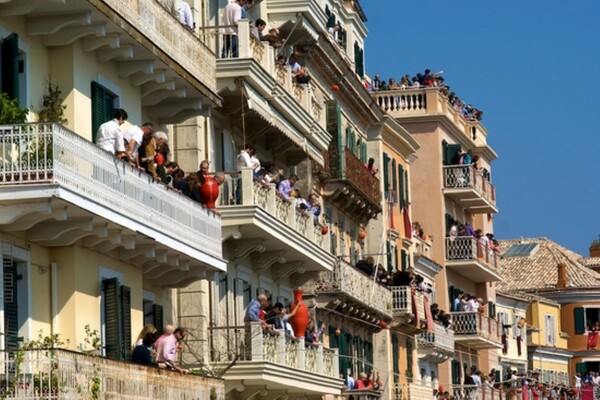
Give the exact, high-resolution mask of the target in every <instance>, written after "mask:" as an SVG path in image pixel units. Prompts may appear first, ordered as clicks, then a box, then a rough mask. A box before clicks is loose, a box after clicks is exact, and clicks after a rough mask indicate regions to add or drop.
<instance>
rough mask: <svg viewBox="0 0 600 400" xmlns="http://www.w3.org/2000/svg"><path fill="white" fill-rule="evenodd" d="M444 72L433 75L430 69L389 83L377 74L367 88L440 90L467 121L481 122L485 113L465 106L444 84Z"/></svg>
mask: <svg viewBox="0 0 600 400" xmlns="http://www.w3.org/2000/svg"><path fill="white" fill-rule="evenodd" d="M442 74H443V71H439V72H434V73H432V72H431V70H430V69H426V70H425V71H424V73H418V74H416V75H414V76H413V77H412V78H411V77H410V75H404V76H403V77H402V78H400V81H398V82H396V79H395V78H389V79H388V80H387V81H386V80H385V79H381V77H380V76H379V75H378V74H376V75H375V77H374V78H373V80H372V81H371V84H370V85H368V84H367V88H368V89H370V90H372V91H374V92H376V91H385V90H397V89H418V88H421V87H423V88H438V89H439V90H440V92H441V93H442V94H443V95H444V96H446V97H447V98H448V101H449V102H450V104H451V105H452V107H453V108H454V109H455V110H456V111H457V112H459V113H461V115H462V116H463V117H465V119H467V120H469V121H481V118H482V117H483V111H481V110H480V109H477V108H475V107H473V106H472V105H470V104H465V102H464V101H462V100H461V99H460V98H459V97H458V96H457V95H456V93H454V92H452V91H450V86H448V85H447V84H446V83H445V82H444V78H443V77H442Z"/></svg>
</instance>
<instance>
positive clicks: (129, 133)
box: [123, 122, 154, 165]
mask: <svg viewBox="0 0 600 400" xmlns="http://www.w3.org/2000/svg"><path fill="white" fill-rule="evenodd" d="M152 133H154V125H153V124H152V123H151V122H145V123H144V124H143V125H142V126H137V125H132V126H131V127H130V128H129V129H127V130H126V131H125V132H123V139H124V140H125V142H126V143H127V149H126V150H127V154H128V155H129V157H130V158H131V159H133V160H137V155H138V149H139V148H140V146H141V144H142V140H144V135H146V134H148V135H152ZM138 165H139V162H138Z"/></svg>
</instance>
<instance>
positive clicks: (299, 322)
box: [290, 289, 308, 337]
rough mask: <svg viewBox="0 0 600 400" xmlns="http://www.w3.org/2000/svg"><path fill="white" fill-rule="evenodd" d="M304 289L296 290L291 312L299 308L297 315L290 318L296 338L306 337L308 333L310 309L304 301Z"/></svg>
mask: <svg viewBox="0 0 600 400" xmlns="http://www.w3.org/2000/svg"><path fill="white" fill-rule="evenodd" d="M303 293H304V292H303V291H302V289H297V290H294V303H293V304H292V308H291V310H294V309H295V308H296V307H298V311H296V314H295V315H294V316H293V317H292V318H290V324H291V325H292V329H293V330H294V335H296V337H304V335H305V333H306V327H307V326H308V307H306V304H304V302H303V301H302V294H303Z"/></svg>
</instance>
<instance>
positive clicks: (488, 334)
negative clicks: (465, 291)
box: [452, 312, 500, 343]
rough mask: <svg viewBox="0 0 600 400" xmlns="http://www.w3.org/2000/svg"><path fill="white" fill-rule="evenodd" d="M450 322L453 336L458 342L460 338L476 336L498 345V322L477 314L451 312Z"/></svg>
mask: <svg viewBox="0 0 600 400" xmlns="http://www.w3.org/2000/svg"><path fill="white" fill-rule="evenodd" d="M452 322H453V327H454V335H455V338H456V340H457V341H458V339H459V337H460V336H463V337H464V336H478V337H481V338H483V339H486V340H489V341H492V342H497V343H500V335H499V330H498V321H496V320H495V319H493V318H489V317H486V316H485V315H483V314H482V313H479V312H453V313H452Z"/></svg>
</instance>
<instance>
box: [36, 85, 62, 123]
mask: <svg viewBox="0 0 600 400" xmlns="http://www.w3.org/2000/svg"><path fill="white" fill-rule="evenodd" d="M63 101H64V99H63V97H62V92H61V90H60V88H59V87H58V85H53V84H52V82H50V80H48V86H47V88H46V93H45V94H44V96H43V97H42V109H41V110H40V111H39V113H38V115H39V120H40V122H58V123H59V124H66V123H67V122H68V120H67V119H66V118H65V109H66V108H67V105H66V104H63Z"/></svg>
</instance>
